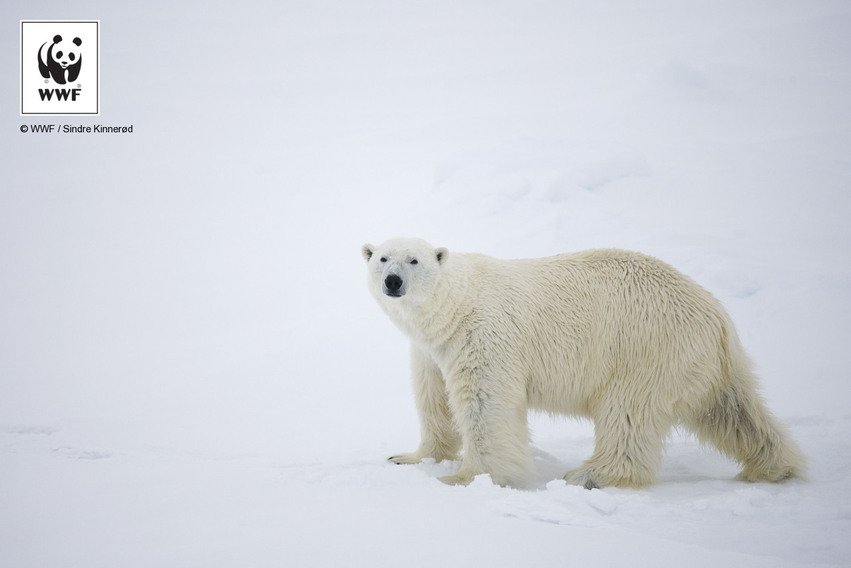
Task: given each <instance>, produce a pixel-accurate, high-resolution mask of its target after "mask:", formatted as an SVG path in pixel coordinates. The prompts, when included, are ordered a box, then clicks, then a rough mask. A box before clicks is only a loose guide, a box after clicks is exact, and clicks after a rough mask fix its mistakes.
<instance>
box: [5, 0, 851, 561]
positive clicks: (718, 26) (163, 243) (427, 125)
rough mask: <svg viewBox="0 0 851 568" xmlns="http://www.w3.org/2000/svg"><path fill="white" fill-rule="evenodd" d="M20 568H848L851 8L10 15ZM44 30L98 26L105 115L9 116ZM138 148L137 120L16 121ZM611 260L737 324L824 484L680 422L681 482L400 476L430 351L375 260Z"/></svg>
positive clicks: (571, 449)
mask: <svg viewBox="0 0 851 568" xmlns="http://www.w3.org/2000/svg"><path fill="white" fill-rule="evenodd" d="M0 15H2V21H3V22H5V24H6V29H7V31H8V32H9V33H6V34H4V35H3V41H4V45H5V47H6V48H5V49H4V50H2V53H0V70H1V71H2V76H3V77H5V78H6V79H7V80H6V81H2V82H0V101H2V108H3V112H2V113H0V137H2V148H3V151H2V153H0V171H2V180H3V181H2V183H0V267H2V268H0V566H2V567H6V566H9V567H14V568H18V567H22V568H26V567H35V566H51V567H53V566H62V567H65V566H74V567H78V566H79V567H86V568H89V567H100V566H103V567H107V566H109V567H114V566H121V567H136V566H139V567H142V566H144V567H149V566H181V567H182V566H199V567H200V566H204V567H209V566H223V567H224V566H282V565H286V566H340V565H346V566H431V565H439V566H467V565H482V566H484V565H492V566H506V567H507V566H566V565H572V564H575V565H588V564H591V563H594V564H597V565H605V566H626V565H629V566H662V565H670V566H680V565H689V566H710V565H711V566H717V565H728V566H766V567H768V566H771V567H774V566H819V565H823V566H847V565H849V563H851V543H849V542H851V541H849V540H848V535H849V534H851V476H849V473H848V471H849V469H851V410H850V409H849V408H851V407H850V406H849V403H851V386H849V385H851V381H849V380H848V372H847V369H849V368H851V350H849V349H848V345H849V342H851V245H849V243H851V228H849V223H848V221H847V219H848V218H849V214H851V105H849V103H848V101H849V100H851V6H849V5H848V3H847V2H843V1H835V2H830V1H820V0H817V1H813V2H788V3H786V2H784V3H781V2H768V1H765V2H756V1H755V2H733V1H730V0H721V1H701V2H673V1H670V2H666V1H656V0H653V1H650V2H642V3H630V2H618V3H611V2H587V3H580V2H539V3H534V4H530V3H524V2H500V1H497V2H465V3H458V2H442V1H438V2H428V3H426V2H407V1H385V2H372V1H370V2H363V3H353V2H345V3H344V2H339V3H330V2H328V3H322V4H319V3H308V2H280V3H278V2H272V1H267V2H250V1H249V2H242V3H236V4H230V3H222V2H203V3H202V2H192V3H190V2H182V3H171V2H149V3H145V4H144V5H141V4H140V5H138V6H136V5H131V4H126V5H125V4H122V3H115V2H95V1H87V0H81V1H80V2H76V3H74V5H73V6H70V5H68V4H66V3H59V2H41V3H38V5H35V4H33V3H31V2H22V1H17V0H15V1H7V2H4V3H3V4H2V5H0ZM22 18H27V19H78V18H98V19H100V21H101V83H102V84H101V99H102V105H101V112H102V114H101V116H100V117H97V118H93V119H80V118H73V117H62V118H53V119H51V118H38V119H32V118H29V117H20V116H18V115H17V110H16V109H17V108H18V107H17V96H18V95H17V82H16V81H15V80H14V78H15V77H16V74H17V73H18V66H19V59H18V56H19V54H18V47H17V42H18V37H17V33H12V32H11V31H10V30H14V29H16V26H17V21H18V20H19V19H22ZM36 123H45V124H50V123H53V124H74V125H78V124H105V125H128V124H133V125H134V133H133V134H132V135H101V136H98V135H83V134H80V135H56V134H53V135H50V136H47V135H37V134H26V135H25V134H22V133H21V132H20V131H19V127H20V125H21V124H36ZM396 235H411V236H422V237H425V238H427V239H428V240H430V241H431V242H432V243H434V244H435V245H440V246H447V247H448V248H449V249H450V250H453V249H454V250H462V251H473V250H475V251H481V252H486V253H489V254H492V255H494V256H499V257H506V258H510V257H528V256H544V255H547V254H552V253H556V252H563V251H570V250H578V249H582V248H589V247H600V246H618V247H624V248H631V249H638V250H642V251H644V252H648V253H651V254H654V255H656V256H659V257H661V258H663V259H665V260H666V261H668V262H670V263H672V264H674V265H675V266H677V267H678V268H680V269H681V270H683V271H684V272H686V273H687V274H689V275H691V276H692V277H694V278H695V279H696V280H698V281H699V282H700V283H702V284H703V285H704V286H706V287H707V288H708V289H710V290H711V291H712V292H713V293H715V294H716V295H717V296H718V297H719V298H720V299H721V301H722V302H723V303H724V305H725V306H726V307H727V308H728V310H729V311H730V313H731V314H732V316H733V319H734V321H735V322H736V324H737V326H738V330H739V333H740V335H741V337H742V340H743V342H744V344H745V345H746V347H747V348H748V349H749V351H750V353H751V355H752V357H753V359H754V361H755V363H756V366H757V368H758V370H759V372H760V375H761V376H762V378H763V391H764V394H765V396H766V399H767V400H768V402H769V405H770V406H771V408H772V409H773V410H774V411H775V412H776V413H777V414H778V415H779V416H780V417H781V418H783V419H784V420H785V421H786V422H787V423H788V424H789V426H790V428H791V430H792V432H793V434H794V436H795V438H796V439H797V440H798V441H799V443H800V444H801V446H802V448H803V450H804V451H805V453H806V454H807V457H808V459H809V466H810V480H809V481H808V482H798V481H796V482H792V483H788V484H784V485H764V484H744V483H740V482H736V481H733V479H732V478H733V476H734V475H735V473H736V467H735V465H734V464H732V463H729V462H728V461H726V460H725V459H724V458H722V457H721V456H719V455H718V454H716V453H714V452H713V451H712V450H709V449H706V448H702V447H700V446H699V445H698V444H697V442H696V441H695V440H694V439H693V438H691V437H690V436H688V435H687V434H686V433H682V432H674V433H672V436H671V440H670V442H669V444H668V449H667V454H666V457H665V461H664V464H663V468H662V471H661V472H660V475H659V483H658V484H657V485H656V486H654V487H653V488H650V489H647V490H642V491H632V490H620V489H610V488H606V489H603V490H593V491H585V490H580V489H578V488H575V487H570V486H566V485H564V484H563V483H562V482H561V481H559V480H560V479H561V476H562V475H563V474H564V472H565V471H566V470H567V469H569V468H571V467H575V466H576V465H577V464H579V463H580V462H581V461H582V460H583V459H584V458H585V457H587V456H588V455H589V454H590V452H591V450H592V438H593V429H592V427H591V425H589V424H586V423H580V422H576V421H571V420H568V419H553V418H549V417H545V416H534V417H533V418H532V428H533V433H534V444H535V456H536V465H537V487H536V489H535V490H533V491H517V490H513V489H504V488H499V487H495V486H493V485H492V484H491V483H490V482H489V480H488V479H487V478H485V477H480V478H478V479H477V480H476V481H475V482H474V484H473V485H472V486H470V487H467V488H459V487H447V486H444V485H442V484H441V483H439V482H438V481H437V480H436V478H437V477H438V476H440V475H445V474H446V473H447V472H449V471H451V470H452V468H453V467H456V466H457V464H446V463H443V464H433V463H426V464H422V465H418V466H404V467H402V466H393V465H391V464H388V463H386V462H385V461H384V458H385V457H386V456H388V455H390V454H391V453H394V452H398V451H408V450H411V449H413V448H414V447H415V445H416V443H417V433H418V427H417V422H416V415H415V411H414V407H413V402H412V397H411V393H410V388H409V384H408V377H407V346H406V342H405V341H404V338H403V337H402V336H401V334H400V333H399V332H398V331H397V330H395V329H394V328H393V327H392V325H391V324H390V323H389V321H387V320H386V318H385V317H384V316H383V314H381V312H380V310H379V309H378V307H377V306H374V305H373V301H372V299H371V298H370V296H369V294H368V292H367V290H366V284H365V280H366V277H365V274H364V267H363V262H362V259H361V257H360V254H359V247H360V245H361V244H362V243H363V242H365V241H372V242H377V241H381V240H383V239H385V238H388V237H391V236H396Z"/></svg>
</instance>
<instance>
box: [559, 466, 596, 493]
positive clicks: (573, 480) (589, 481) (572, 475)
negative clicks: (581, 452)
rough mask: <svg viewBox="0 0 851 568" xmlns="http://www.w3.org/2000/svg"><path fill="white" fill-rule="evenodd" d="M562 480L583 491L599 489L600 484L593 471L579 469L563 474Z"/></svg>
mask: <svg viewBox="0 0 851 568" xmlns="http://www.w3.org/2000/svg"><path fill="white" fill-rule="evenodd" d="M564 480H565V481H567V482H568V483H570V484H571V485H579V486H581V487H584V488H585V489H599V488H600V483H599V482H598V481H597V476H596V474H595V473H594V471H593V470H591V469H588V468H584V467H579V468H576V469H572V470H570V471H568V472H567V473H566V474H564Z"/></svg>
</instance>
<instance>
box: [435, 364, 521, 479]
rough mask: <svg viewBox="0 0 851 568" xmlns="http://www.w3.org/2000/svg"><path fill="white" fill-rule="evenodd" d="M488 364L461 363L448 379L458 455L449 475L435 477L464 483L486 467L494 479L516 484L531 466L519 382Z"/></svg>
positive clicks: (486, 470) (485, 471)
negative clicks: (456, 467) (459, 443)
mask: <svg viewBox="0 0 851 568" xmlns="http://www.w3.org/2000/svg"><path fill="white" fill-rule="evenodd" d="M489 367H490V366H489V365H488V366H479V365H474V366H472V367H466V368H465V367H461V368H460V369H456V371H455V372H453V375H452V377H451V378H450V379H449V384H448V387H449V404H450V407H451V408H452V411H453V414H454V416H455V420H456V423H457V424H458V426H459V428H460V429H461V436H462V439H463V446H464V457H463V460H462V462H461V468H460V469H459V470H458V472H457V473H456V474H455V475H449V476H446V477H441V478H440V480H441V481H443V482H444V483H448V484H450V485H467V484H468V483H470V482H471V481H473V478H474V477H475V476H477V475H479V474H481V473H488V474H490V475H491V479H492V480H493V482H494V483H496V484H498V485H503V486H505V485H511V486H514V487H522V486H524V485H525V484H526V483H527V482H528V479H529V474H530V472H531V470H532V457H531V452H530V450H529V430H528V426H527V404H526V389H525V385H524V384H522V382H520V381H513V380H511V377H510V376H509V375H507V374H505V373H501V372H498V371H496V370H494V369H492V368H489Z"/></svg>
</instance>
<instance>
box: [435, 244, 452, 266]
mask: <svg viewBox="0 0 851 568" xmlns="http://www.w3.org/2000/svg"><path fill="white" fill-rule="evenodd" d="M434 256H435V257H436V258H437V263H438V264H443V263H444V262H446V259H447V258H448V257H449V251H448V250H446V247H440V248H436V249H434Z"/></svg>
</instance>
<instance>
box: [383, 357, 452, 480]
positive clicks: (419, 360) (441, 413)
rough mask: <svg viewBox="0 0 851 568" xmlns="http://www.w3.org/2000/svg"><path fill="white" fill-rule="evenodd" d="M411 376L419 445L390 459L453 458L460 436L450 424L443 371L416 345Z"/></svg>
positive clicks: (398, 460) (406, 461) (409, 462)
mask: <svg viewBox="0 0 851 568" xmlns="http://www.w3.org/2000/svg"><path fill="white" fill-rule="evenodd" d="M411 378H412V380H413V386H414V397H415V399H416V404H417V414H418V415H419V418H420V446H419V447H418V448H417V450H416V451H415V452H412V453H410V454H398V455H395V456H391V457H390V458H388V459H389V461H392V462H393V463H396V464H413V463H420V462H421V461H422V460H423V459H424V458H434V460H435V461H438V462H439V461H443V460H452V459H455V458H456V457H457V455H458V450H459V449H460V447H461V437H460V436H459V435H458V432H456V431H455V428H454V426H453V424H452V412H451V411H450V410H449V401H448V398H447V395H446V383H445V382H444V380H443V374H442V373H441V372H440V369H439V368H438V367H437V365H436V364H435V363H434V361H433V360H432V358H431V357H430V356H429V355H428V353H425V352H424V351H422V350H421V349H419V348H418V347H416V346H412V347H411Z"/></svg>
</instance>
